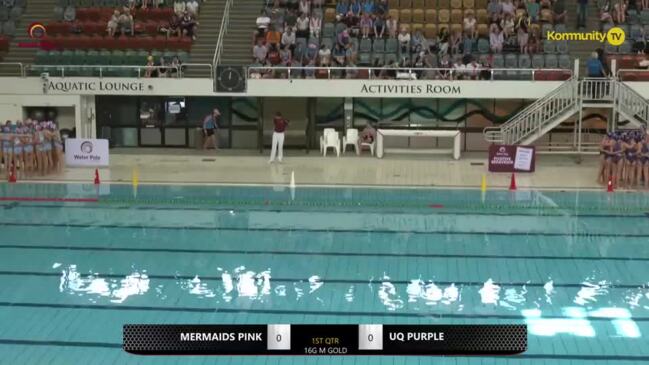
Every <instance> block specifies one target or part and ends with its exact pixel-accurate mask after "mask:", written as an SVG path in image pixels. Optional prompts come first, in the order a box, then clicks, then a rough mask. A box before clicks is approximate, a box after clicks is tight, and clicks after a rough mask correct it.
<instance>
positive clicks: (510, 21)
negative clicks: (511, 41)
mask: <svg viewBox="0 0 649 365" xmlns="http://www.w3.org/2000/svg"><path fill="white" fill-rule="evenodd" d="M500 28H501V29H502V30H503V36H504V38H505V39H507V38H509V36H511V35H512V34H514V18H513V17H512V16H511V15H509V14H505V17H504V18H503V20H501V21H500Z"/></svg>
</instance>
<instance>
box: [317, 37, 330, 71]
mask: <svg viewBox="0 0 649 365" xmlns="http://www.w3.org/2000/svg"><path fill="white" fill-rule="evenodd" d="M318 64H319V65H320V66H322V67H328V66H329V65H330V64H331V50H330V49H329V47H327V45H326V44H325V43H323V44H322V46H320V51H319V52H318Z"/></svg>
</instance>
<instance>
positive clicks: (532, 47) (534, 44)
mask: <svg viewBox="0 0 649 365" xmlns="http://www.w3.org/2000/svg"><path fill="white" fill-rule="evenodd" d="M540 48H541V47H540V42H539V36H538V35H537V33H536V32H532V33H530V35H529V38H528V40H527V51H528V53H538V52H540Z"/></svg>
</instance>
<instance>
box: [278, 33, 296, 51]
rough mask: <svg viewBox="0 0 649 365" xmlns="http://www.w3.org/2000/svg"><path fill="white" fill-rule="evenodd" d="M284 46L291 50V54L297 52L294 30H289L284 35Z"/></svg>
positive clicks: (282, 42)
mask: <svg viewBox="0 0 649 365" xmlns="http://www.w3.org/2000/svg"><path fill="white" fill-rule="evenodd" d="M281 44H282V46H284V47H286V48H287V49H290V50H291V52H293V51H294V50H295V33H293V28H288V29H287V30H286V32H284V34H282V41H281Z"/></svg>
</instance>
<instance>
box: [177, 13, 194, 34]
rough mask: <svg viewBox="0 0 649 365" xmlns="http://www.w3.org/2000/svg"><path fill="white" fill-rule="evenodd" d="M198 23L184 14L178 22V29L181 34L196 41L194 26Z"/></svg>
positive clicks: (187, 14)
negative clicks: (181, 31) (180, 29)
mask: <svg viewBox="0 0 649 365" xmlns="http://www.w3.org/2000/svg"><path fill="white" fill-rule="evenodd" d="M197 25H198V22H197V21H196V20H194V18H193V17H192V16H191V15H190V14H189V12H187V11H186V12H185V13H184V14H183V18H182V19H181V20H180V28H182V30H183V34H184V35H186V36H189V37H192V39H193V40H196V26H197Z"/></svg>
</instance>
